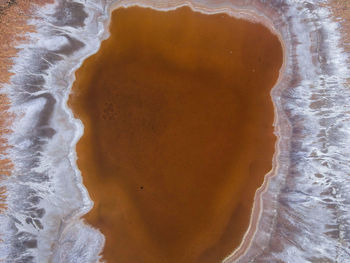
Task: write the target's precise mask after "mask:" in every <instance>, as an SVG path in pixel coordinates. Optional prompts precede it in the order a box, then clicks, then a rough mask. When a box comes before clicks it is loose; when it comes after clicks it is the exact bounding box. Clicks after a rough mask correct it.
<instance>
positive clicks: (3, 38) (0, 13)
mask: <svg viewBox="0 0 350 263" xmlns="http://www.w3.org/2000/svg"><path fill="white" fill-rule="evenodd" d="M48 2H52V1H45V0H34V1H22V0H19V1H6V0H4V1H0V89H3V86H4V85H5V84H9V82H10V78H11V75H12V74H13V73H10V71H9V70H10V69H11V67H12V65H13V60H12V59H13V58H14V57H16V55H17V52H18V50H17V49H16V45H17V44H19V43H23V42H24V41H25V40H26V37H25V34H26V33H28V32H33V30H34V27H33V26H30V25H28V24H27V21H28V20H29V19H31V18H33V11H34V8H35V7H36V6H40V5H43V4H45V3H48ZM9 107H10V101H9V98H8V97H7V96H6V95H5V94H4V93H2V94H0V155H1V156H3V157H2V159H1V160H0V174H1V175H2V176H10V175H11V170H12V168H13V164H12V163H11V161H10V160H9V159H8V158H6V155H7V154H6V152H7V150H8V149H9V147H10V145H8V142H7V139H6V136H8V135H9V134H10V133H11V129H10V128H9V127H10V126H11V123H12V120H13V118H14V115H13V114H11V113H9V111H8V110H9ZM5 198H6V189H0V211H1V210H2V209H5V208H6V205H5V202H4V201H5Z"/></svg>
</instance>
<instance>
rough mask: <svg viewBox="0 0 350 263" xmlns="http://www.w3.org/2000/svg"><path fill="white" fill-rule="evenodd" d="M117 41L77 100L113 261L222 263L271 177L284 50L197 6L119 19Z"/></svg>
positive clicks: (259, 29) (79, 85)
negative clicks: (274, 92) (275, 90)
mask: <svg viewBox="0 0 350 263" xmlns="http://www.w3.org/2000/svg"><path fill="white" fill-rule="evenodd" d="M110 30H111V37H110V38H109V39H108V40H106V41H104V42H103V43H102V46H101V48H100V50H99V52H98V53H97V54H95V55H93V56H91V57H90V58H88V59H87V60H86V61H85V62H84V63H83V65H82V67H81V68H80V69H79V70H78V72H77V80H76V82H75V83H74V87H73V91H72V94H71V97H70V101H69V104H70V106H71V107H72V109H73V111H74V113H75V115H76V117H78V118H80V119H81V120H82V121H83V123H84V125H85V131H84V135H83V137H82V139H81V140H80V142H79V143H78V145H77V152H78V166H79V168H80V170H81V171H82V176H83V180H84V184H85V185H86V187H87V189H88V191H89V193H90V195H91V198H92V199H93V200H94V202H95V206H94V208H93V210H92V211H91V212H90V213H89V214H88V215H87V216H86V220H87V221H88V222H89V223H90V224H92V225H93V226H95V227H97V228H99V229H100V230H101V231H102V233H103V234H104V235H105V236H106V246H105V249H104V253H103V255H104V258H105V259H106V260H107V261H108V262H120V263H130V262H133V263H134V262H142V263H148V262H149V263H151V262H152V263H158V262H171V263H172V262H174V263H179V262H181V263H182V262H184V263H186V262H201V263H203V262H220V260H222V259H223V258H224V257H225V256H226V255H227V254H229V253H230V252H232V251H233V250H234V248H236V247H237V246H238V245H239V243H240V241H241V239H242V236H243V234H244V232H245V231H246V229H247V226H248V224H249V217H250V211H251V208H252V205H253V197H254V193H255V191H256V189H257V188H258V187H259V186H260V185H261V183H262V182H263V177H264V175H265V174H266V173H267V172H268V171H269V170H270V169H271V166H272V156H273V152H274V143H275V137H274V135H273V127H272V123H273V105H272V102H271V99H270V90H271V88H272V87H273V85H274V83H275V82H276V80H277V77H278V71H279V68H280V67H281V65H282V47H281V44H280V42H279V40H278V38H277V37H276V36H275V35H273V34H272V33H271V32H270V31H269V30H268V29H267V28H265V27H264V26H263V25H261V24H254V23H251V22H247V21H245V20H238V19H235V18H232V17H230V16H228V15H226V14H216V15H205V14H201V13H197V12H193V11H191V10H190V9H189V8H187V7H183V8H180V9H177V10H175V11H169V12H160V11H155V10H152V9H145V8H139V7H132V8H127V9H125V8H119V9H117V10H115V11H114V12H113V15H112V21H111V27H110Z"/></svg>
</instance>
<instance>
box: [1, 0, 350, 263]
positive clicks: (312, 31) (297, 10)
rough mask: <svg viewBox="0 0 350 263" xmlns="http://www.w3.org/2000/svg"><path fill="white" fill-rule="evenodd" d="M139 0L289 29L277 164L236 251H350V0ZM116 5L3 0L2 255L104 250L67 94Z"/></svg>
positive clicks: (256, 255)
mask: <svg viewBox="0 0 350 263" xmlns="http://www.w3.org/2000/svg"><path fill="white" fill-rule="evenodd" d="M135 3H139V4H141V5H147V6H152V7H155V8H160V9H167V8H175V7H176V6H178V5H183V4H188V5H192V6H193V8H195V9H197V10H202V11H204V10H205V11H207V12H216V11H223V10H224V11H227V12H230V13H232V14H235V15H238V16H247V15H249V14H250V16H249V17H250V18H253V19H258V20H261V21H262V22H264V23H266V25H268V26H270V27H271V28H272V29H273V30H274V31H275V32H276V33H277V34H279V35H280V37H281V39H282V40H283V43H284V46H285V67H284V69H283V74H281V78H280V82H279V84H278V85H277V86H276V87H275V88H274V89H273V91H272V98H273V101H274V104H275V110H276V111H275V113H276V120H275V132H276V135H277V136H278V138H279V141H278V144H277V145H276V154H275V158H274V169H273V171H272V172H271V173H270V174H269V175H267V177H266V180H265V183H264V185H263V186H262V188H261V189H260V190H259V191H258V192H257V195H256V198H255V206H254V210H253V214H252V215H253V216H252V220H251V226H250V228H249V230H248V231H247V234H246V237H245V239H244V240H243V242H242V244H241V246H240V247H239V248H238V249H237V250H236V251H235V252H234V253H233V254H232V256H230V257H228V258H227V259H226V261H227V262H234V261H238V262H350V260H349V258H350V249H349V244H350V229H349V228H350V222H349V220H350V216H349V212H348V211H349V210H350V204H349V202H350V196H349V195H350V191H349V190H350V189H349V188H350V184H349V172H350V169H349V160H350V150H349V147H348V144H349V142H350V134H349V128H350V118H349V113H350V105H349V97H350V90H349V85H348V78H349V68H348V53H347V52H348V50H349V46H348V44H347V43H348V42H347V41H348V29H347V27H348V24H349V22H348V21H347V20H343V19H344V18H347V17H349V12H348V10H349V9H348V7H347V3H346V1H317V0H309V1H297V0H295V1H294V0H279V1H277V0H271V1H264V0H250V1H241V0H237V1H221V0H220V1H214V0H212V1H208V0H207V1H188V2H183V1H156V2H155V3H153V2H151V1H147V2H146V1H145V2H143V3H142V1H118V5H132V4H135ZM111 4H112V1H107V0H105V1H89V0H86V1H83V0H81V1H78V0H76V1H69V2H66V1H58V2H56V3H52V4H47V5H44V1H40V2H39V1H38V3H36V2H34V1H31V2H30V3H29V2H26V1H10V2H9V1H1V2H0V13H1V14H0V19H1V23H0V30H1V39H0V40H1V56H0V60H1V63H0V65H1V68H0V70H1V82H2V88H1V96H2V97H1V110H2V111H1V118H2V119H1V122H0V123H1V125H2V126H1V136H2V145H3V147H2V149H1V150H2V154H1V162H2V164H3V165H2V167H1V176H2V179H1V189H3V190H2V192H4V191H5V190H6V196H5V197H4V198H3V199H4V206H6V209H5V210H4V211H3V212H2V214H1V215H0V222H1V238H2V240H3V242H2V243H1V244H0V257H1V259H6V260H7V261H9V262H31V261H32V262H47V261H49V260H51V261H52V262H95V261H97V260H98V254H99V253H100V251H101V249H102V247H103V240H104V239H103V236H101V234H100V233H99V232H98V231H97V230H94V229H92V228H90V227H89V226H87V225H86V224H84V223H83V222H82V220H81V219H80V217H81V216H82V215H83V214H84V213H86V212H87V211H88V210H89V209H90V208H91V205H92V203H91V201H90V199H89V197H88V194H87V192H86V190H85V188H84V187H83V185H82V184H81V177H80V173H79V171H78V170H77V169H76V163H75V161H76V154H75V148H74V147H75V144H76V142H77V140H78V139H79V137H80V136H81V134H82V132H83V128H82V126H81V123H80V122H79V121H78V120H75V119H74V118H73V117H72V114H71V112H70V111H69V109H68V108H67V106H66V101H67V96H68V93H69V91H70V87H71V84H72V82H73V80H74V71H75V69H76V68H78V67H79V66H80V64H81V62H82V60H83V59H85V58H86V57H87V56H89V55H91V54H92V53H94V52H96V51H97V50H98V48H99V45H100V41H101V39H104V38H106V37H107V36H108V31H107V25H108V18H109V10H110V8H111ZM237 11H239V12H237ZM252 14H255V15H258V16H252ZM28 25H29V26H28ZM24 32H27V33H26V34H24ZM9 102H10V103H9ZM10 116H13V118H10ZM6 145H10V146H11V147H6ZM58 145H59V147H58Z"/></svg>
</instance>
